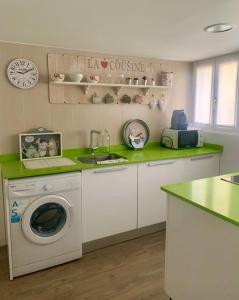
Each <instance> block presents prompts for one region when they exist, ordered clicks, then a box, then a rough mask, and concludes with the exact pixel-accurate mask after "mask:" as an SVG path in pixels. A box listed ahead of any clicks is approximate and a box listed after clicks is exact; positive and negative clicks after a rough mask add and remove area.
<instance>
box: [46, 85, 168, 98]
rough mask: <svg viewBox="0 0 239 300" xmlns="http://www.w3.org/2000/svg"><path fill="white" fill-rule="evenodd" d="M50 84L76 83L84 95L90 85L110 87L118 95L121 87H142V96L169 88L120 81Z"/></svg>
mask: <svg viewBox="0 0 239 300" xmlns="http://www.w3.org/2000/svg"><path fill="white" fill-rule="evenodd" d="M51 83H52V84H56V85H70V86H74V85H77V86H79V87H81V88H82V89H83V92H84V94H85V95H87V94H88V92H89V90H90V88H91V87H96V86H97V87H99V86H102V87H110V88H113V89H114V91H115V94H116V95H117V96H118V95H119V93H120V91H121V90H122V89H123V88H134V89H142V90H143V93H144V96H147V95H148V93H149V91H150V90H152V89H169V88H171V86H160V85H139V84H138V85H133V84H120V83H102V82H99V83H92V82H73V81H51Z"/></svg>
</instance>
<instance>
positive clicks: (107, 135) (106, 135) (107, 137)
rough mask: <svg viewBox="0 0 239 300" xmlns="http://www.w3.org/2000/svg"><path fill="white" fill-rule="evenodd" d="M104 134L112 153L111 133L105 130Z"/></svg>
mask: <svg viewBox="0 0 239 300" xmlns="http://www.w3.org/2000/svg"><path fill="white" fill-rule="evenodd" d="M104 134H105V137H106V140H107V142H108V152H109V153H110V132H109V130H108V129H105V132H104Z"/></svg>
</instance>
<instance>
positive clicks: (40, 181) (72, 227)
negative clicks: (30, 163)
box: [6, 172, 82, 279]
mask: <svg viewBox="0 0 239 300" xmlns="http://www.w3.org/2000/svg"><path fill="white" fill-rule="evenodd" d="M6 189H7V197H6V200H7V201H6V203H7V205H6V207H7V220H8V224H7V225H8V226H7V227H8V250H9V266H10V279H13V277H17V276H20V275H23V274H27V273H31V272H34V271H38V270H41V269H45V268H48V267H52V266H55V265H58V264H61V263H65V262H68V261H71V260H75V259H78V258H80V257H81V256H82V218H81V173H80V172H72V173H66V174H61V175H49V176H38V177H31V178H28V179H17V180H9V181H8V183H7V186H6Z"/></svg>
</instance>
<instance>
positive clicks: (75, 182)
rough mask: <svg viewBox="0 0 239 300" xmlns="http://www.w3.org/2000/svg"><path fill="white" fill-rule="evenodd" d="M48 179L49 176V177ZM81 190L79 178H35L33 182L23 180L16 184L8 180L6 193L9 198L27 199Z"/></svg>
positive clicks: (15, 181)
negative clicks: (28, 197) (7, 192)
mask: <svg viewBox="0 0 239 300" xmlns="http://www.w3.org/2000/svg"><path fill="white" fill-rule="evenodd" d="M49 177H50V176H49ZM80 188H81V177H80V176H71V177H69V175H68V176H67V178H66V177H64V178H63V177H60V176H59V178H56V177H55V178H49V180H42V178H41V177H39V179H38V178H35V180H34V181H30V179H28V180H27V179H25V180H23V181H20V180H19V182H18V180H12V181H11V180H10V181H9V185H8V191H9V196H10V197H16V196H17V197H27V196H34V195H47V194H49V193H54V192H61V191H68V190H72V189H80Z"/></svg>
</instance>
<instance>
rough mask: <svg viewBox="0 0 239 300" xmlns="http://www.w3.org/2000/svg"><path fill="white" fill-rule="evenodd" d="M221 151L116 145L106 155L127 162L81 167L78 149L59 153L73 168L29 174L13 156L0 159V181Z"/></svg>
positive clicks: (207, 147) (216, 148) (82, 153)
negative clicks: (109, 154)
mask: <svg viewBox="0 0 239 300" xmlns="http://www.w3.org/2000/svg"><path fill="white" fill-rule="evenodd" d="M222 150H223V147H222V146H220V145H214V144H205V146H204V147H202V148H190V149H180V150H174V149H168V148H164V147H162V146H160V144H159V143H150V144H149V145H147V146H146V147H145V148H144V149H143V150H132V149H129V148H127V147H126V146H125V145H116V146H111V151H110V152H111V153H116V154H118V155H121V156H124V157H125V158H127V159H128V162H123V163H116V164H115V163H114V164H106V165H97V164H86V163H81V162H80V161H78V160H77V157H80V156H81V157H83V156H89V155H90V154H89V152H88V149H87V148H81V149H68V150H63V157H66V158H70V159H72V160H73V161H74V162H76V164H75V165H73V166H64V167H51V168H45V169H37V170H30V169H26V168H25V167H24V165H23V164H22V162H21V161H20V160H19V155H16V154H9V155H1V156H0V164H1V168H2V176H3V178H5V179H16V178H25V177H32V176H40V175H49V174H57V173H66V172H74V171H80V170H86V169H96V168H105V167H113V166H118V165H125V164H132V163H143V162H147V161H158V160H168V159H176V158H185V157H192V156H200V155H207V154H216V153H221V152H222ZM95 154H96V155H98V154H105V152H103V149H99V150H98V151H97V152H96V153H95Z"/></svg>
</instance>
